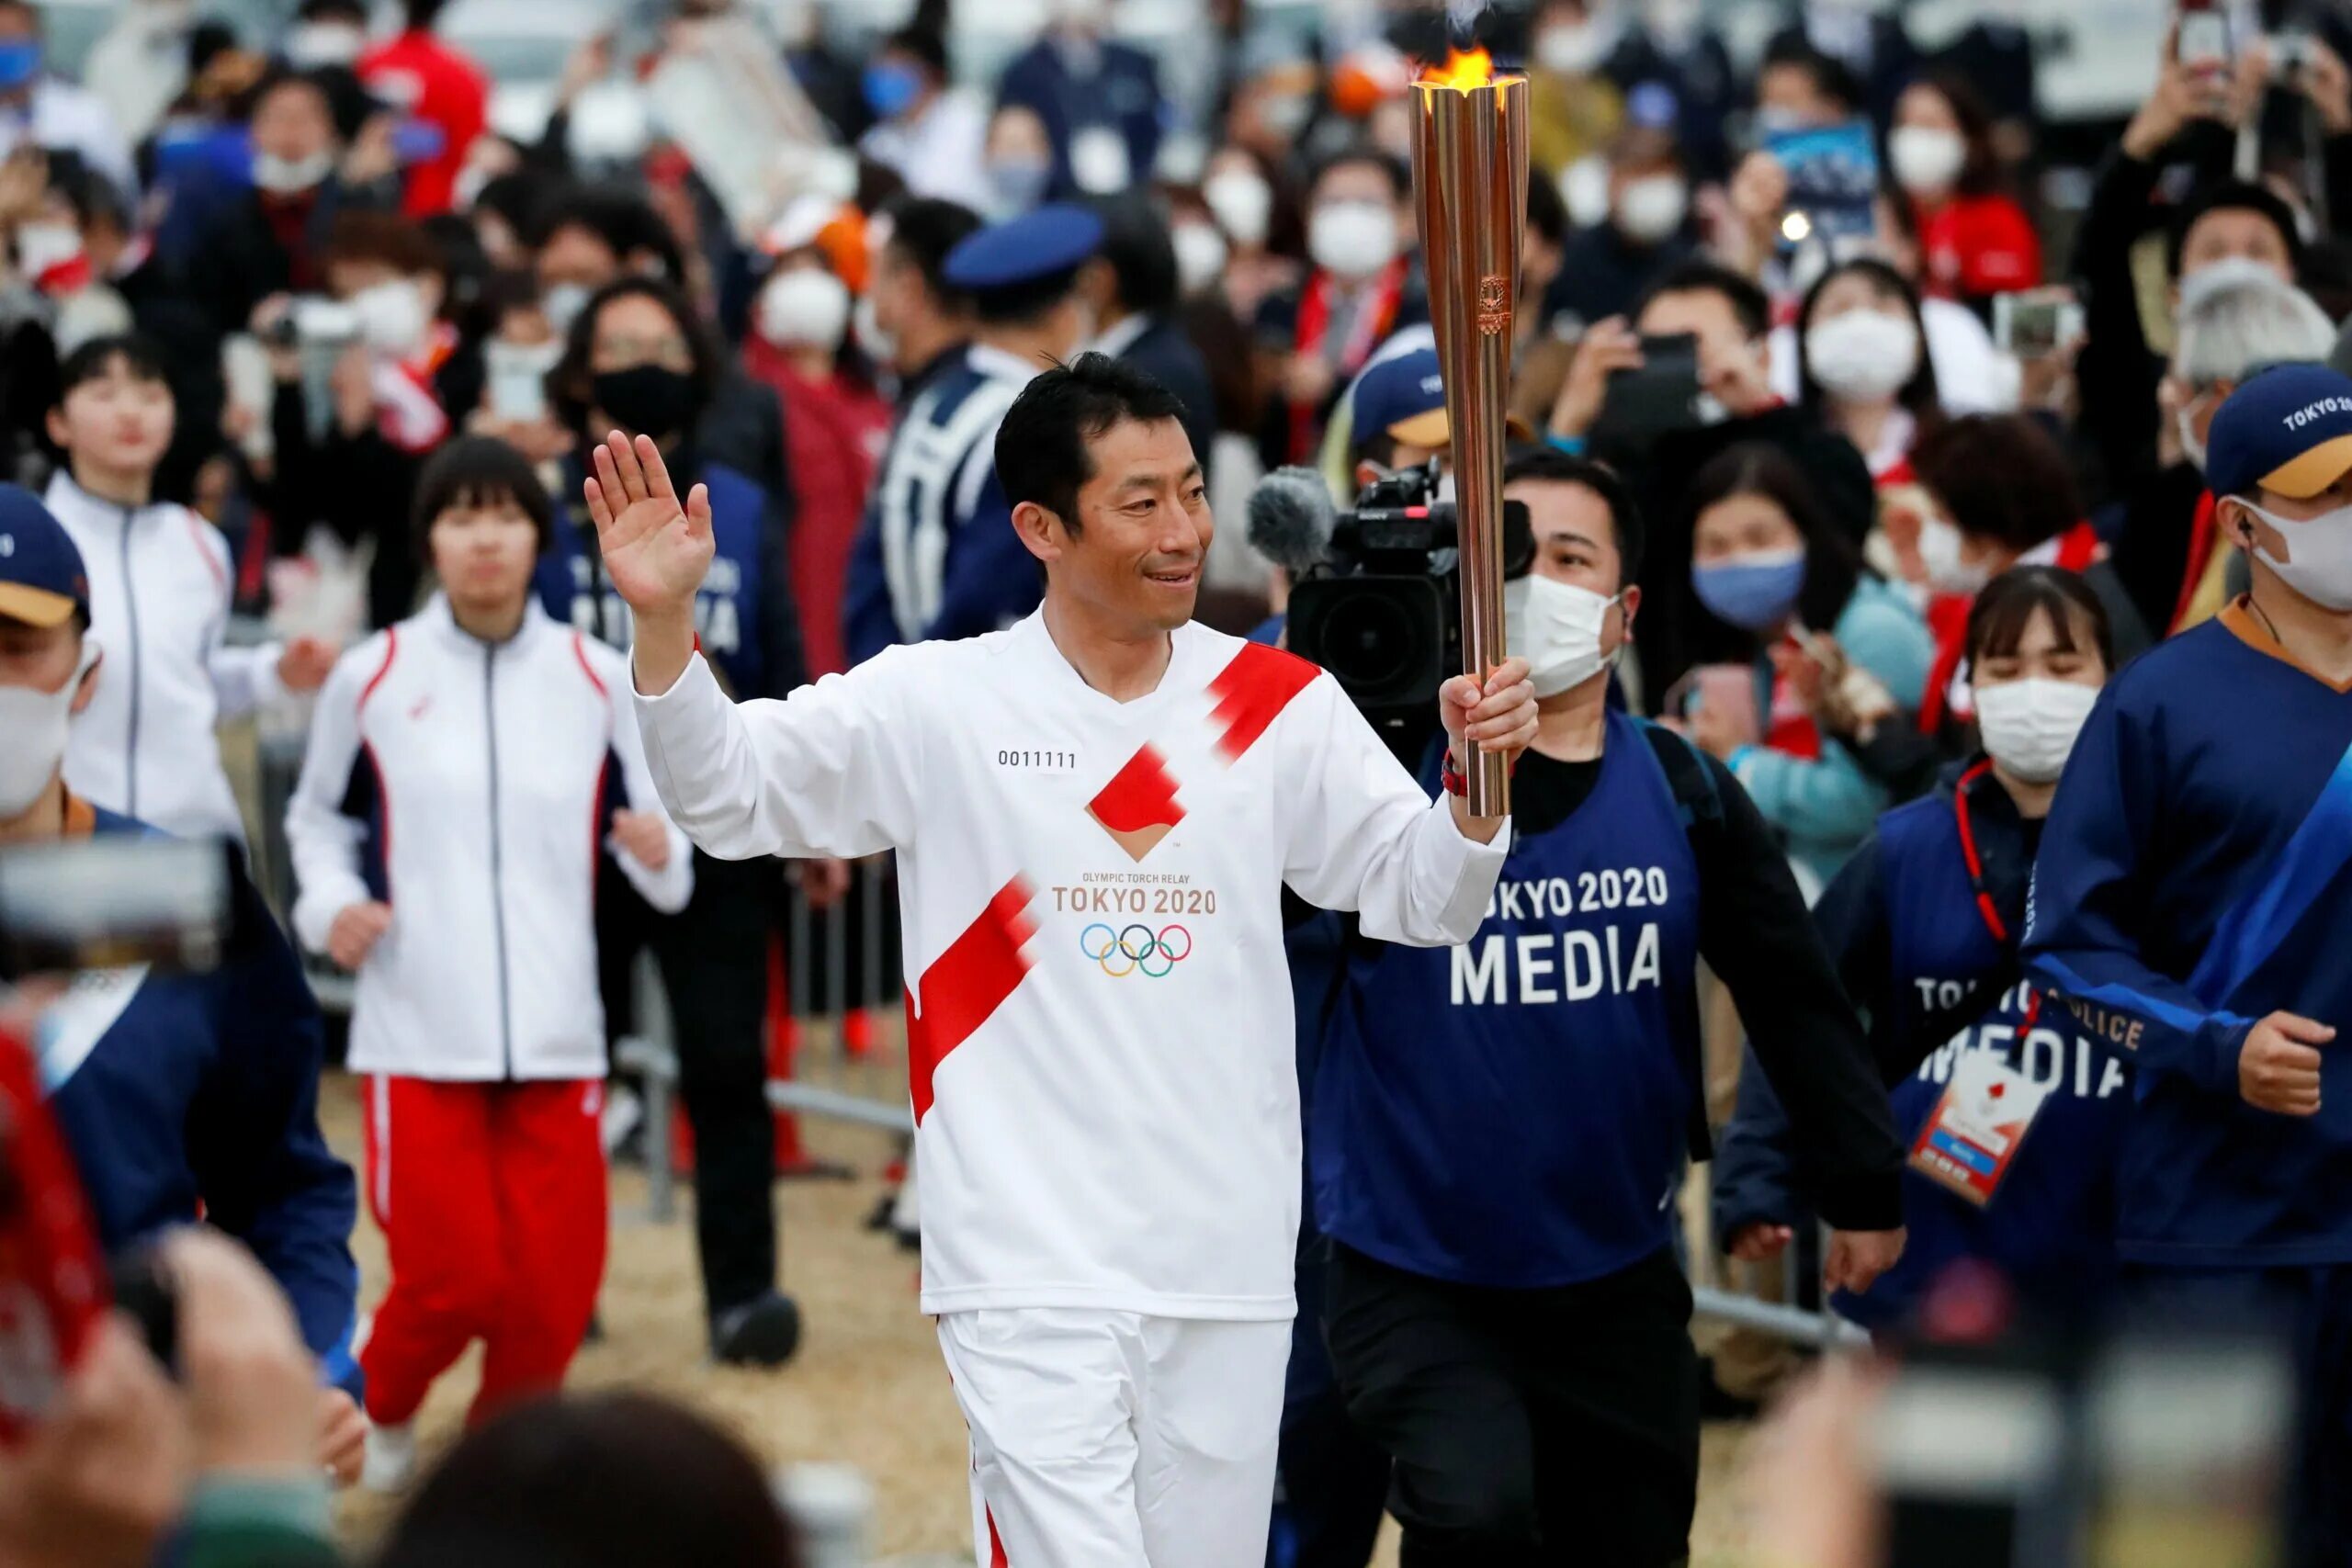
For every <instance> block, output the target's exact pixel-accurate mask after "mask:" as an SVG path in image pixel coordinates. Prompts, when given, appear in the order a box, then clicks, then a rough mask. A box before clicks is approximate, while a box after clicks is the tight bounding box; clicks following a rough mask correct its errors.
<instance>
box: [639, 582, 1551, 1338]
mask: <svg viewBox="0 0 2352 1568" xmlns="http://www.w3.org/2000/svg"><path fill="white" fill-rule="evenodd" d="M638 712H639V721H640V724H641V727H642V728H643V730H644V734H645V741H646V753H647V759H648V761H649V762H650V766H651V768H652V773H653V779H654V784H655V785H656V787H657V788H658V789H659V790H660V791H661V794H662V801H663V802H664V804H665V805H667V806H668V807H669V808H670V813H671V816H672V818H673V819H674V820H675V821H676V822H677V823H678V824H679V826H680V827H682V828H684V829H685V830H686V832H687V834H688V836H690V837H691V838H693V839H694V840H695V842H696V843H698V844H700V845H701V846H702V847H703V848H704V849H706V850H707V851H708V852H711V853H712V854H715V855H720V856H728V857H741V856H750V855H765V854H786V855H823V854H837V855H861V854H868V853H872V852H876V851H878V850H882V849H886V848H892V847H895V848H897V849H898V851H899V888H900V902H901V907H902V911H903V922H904V936H905V943H904V946H905V952H906V953H907V969H908V973H909V976H910V979H909V982H908V991H909V996H908V1012H909V1053H908V1054H909V1058H910V1074H911V1078H912V1082H911V1094H912V1100H913V1106H914V1111H915V1115H916V1118H917V1133H916V1153H917V1158H918V1164H919V1165H920V1168H921V1169H922V1181H923V1197H922V1244H923V1245H922V1310H923V1311H925V1312H927V1313H933V1314H944V1313H956V1312H964V1311H968V1310H973V1309H986V1308H995V1307H1008V1308H1019V1307H1082V1308H1096V1309H1104V1310H1110V1311H1117V1312H1132V1313H1140V1314H1151V1315H1156V1316H1163V1317H1174V1318H1211V1319H1215V1318H1223V1319H1281V1318H1286V1317H1288V1316H1289V1315H1290V1314H1291V1313H1292V1310H1293V1305H1292V1291H1291V1254H1292V1249H1293V1246H1294V1243H1295V1235H1296V1231H1297V1224H1298V1198H1299V1180H1298V1171H1299V1116H1298V1085H1297V1076H1296V1071H1295V1055H1294V1051H1293V1043H1292V1032H1293V1022H1292V1012H1291V1000H1290V976H1289V970H1288V967H1287V965H1286V964H1285V963H1284V960H1283V921H1282V911H1281V898H1280V890H1281V886H1282V885H1283V883H1284V882H1288V883H1289V885H1290V886H1292V887H1294V888H1295V889H1296V890H1297V891H1298V893H1299V894H1300V895H1301V896H1302V897H1306V898H1307V899H1308V900H1310V901H1312V902H1314V903H1316V904H1319V905H1322V906H1324V907H1326V908H1340V909H1356V910H1359V911H1361V913H1362V917H1363V929H1364V931H1366V932H1367V933H1368V934H1370V935H1372V936H1374V937H1379V938H1383V939H1385V940H1389V941H1395V942H1413V943H1419V944H1424V945H1438V944H1443V943H1450V942H1462V941H1465V940H1467V939H1468V938H1469V936H1470V935H1471V934H1472V933H1473V932H1474V931H1476V928H1477V924H1478V920H1479V918H1480V915H1481V914H1482V912H1483V910H1484V908H1485V906H1486V902H1487V895H1488V893H1489V892H1490V891H1491V890H1492V888H1493V886H1494V883H1495V876H1496V874H1497V872H1498V869H1499V868H1500V866H1501V864H1502V861H1503V853H1504V843H1503V838H1502V837H1501V836H1498V840H1497V842H1496V843H1495V844H1494V845H1491V846H1489V845H1480V844H1476V843H1473V842H1472V841H1470V840H1467V839H1464V837H1463V836H1462V834H1461V832H1460V831H1459V829H1457V828H1456V827H1455V825H1454V823H1453V819H1452V816H1451V813H1450V811H1449V810H1448V808H1447V806H1446V805H1445V803H1444V802H1442V801H1441V802H1439V803H1437V804H1436V805H1434V806H1433V805H1432V804H1431V803H1430V799H1429V797H1428V796H1427V795H1425V794H1424V793H1423V792H1422V791H1421V790H1420V789H1419V788H1418V787H1417V786H1416V785H1415V784H1414V783H1413V780H1412V778H1411V777H1410V775H1408V773H1406V771H1405V770H1404V769H1403V768H1402V767H1401V766H1399V765H1398V764H1397V761H1396V760H1395V759H1394V758H1392V757H1391V756H1390V755H1389V754H1388V752H1387V751H1386V750H1385V749H1384V748H1383V747H1382V745H1381V744H1380V742H1379V740H1378V739H1377V738H1376V737H1375V736H1374V733H1373V731H1372V729H1371V727H1370V726H1369V725H1367V724H1366V723H1365V722H1364V720H1363V717H1362V716H1360V715H1359V714H1357V713H1356V711H1355V710H1354V708H1353V707H1351V705H1349V703H1348V701H1347V699H1346V697H1345V696H1344V695H1343V694H1341V693H1340V689H1339V686H1338V684H1337V682H1334V681H1333V680H1332V679H1331V678H1330V677H1329V675H1326V674H1324V673H1322V672H1321V671H1317V669H1316V668H1315V667H1314V666H1313V665H1310V664H1308V663H1306V662H1305V661H1304V660H1299V659H1296V658H1295V657H1293V656H1291V655H1289V654H1286V653H1282V652H1279V651H1277V650H1275V649H1270V648H1262V647H1259V646H1256V645H1252V644H1248V643H1244V642H1241V641H1239V640H1238V639H1237V638H1234V637H1226V636H1224V635H1222V634H1220V633H1217V632H1214V631H1211V630H1209V629H1207V628H1206V627H1204V626H1185V627H1184V628H1183V629H1182V630H1180V631H1178V632H1177V633H1176V634H1175V637H1174V649H1173V654H1172V657H1171V659H1170V664H1169V667H1168V671H1167V673H1166V674H1165V675H1164V676H1163V677H1162V678H1161V680H1160V682H1159V688H1158V689H1157V690H1156V691H1155V692H1153V693H1152V694H1150V695H1148V696H1146V697H1143V698H1139V699H1137V700H1136V701H1134V702H1130V703H1125V704H1121V703H1118V702H1115V701H1114V700H1112V699H1111V698H1109V697H1107V696H1105V695H1103V694H1101V693H1099V692H1097V691H1095V690H1093V689H1092V688H1091V687H1090V686H1088V685H1087V684H1086V683H1085V682H1084V681H1083V680H1081V679H1080V676H1079V675H1078V673H1077V671H1075V670H1073V669H1072V668H1071V667H1070V665H1069V662H1068V660H1065V659H1064V658H1063V657H1062V655H1061V652H1060V650H1059V649H1057V648H1056V646H1055V645H1054V642H1053V639H1052V637H1051V636H1050V634H1049V633H1048V632H1047V631H1046V626H1045V623H1044V619H1043V613H1042V612H1040V613H1039V614H1037V615H1032V616H1030V617H1029V618H1028V619H1026V620H1024V621H1023V622H1021V623H1020V624H1019V625H1017V626H1012V627H1010V628H1008V629H1007V630H1005V631H1001V632H998V633H995V634H992V635H989V636H987V637H975V638H971V639H968V640H965V641H959V642H933V643H923V644H918V645H915V646H912V647H904V648H896V649H890V650H889V651H888V652H886V653H884V654H882V655H881V656H880V657H879V658H876V659H875V660H871V661H869V662H868V663H866V664H864V665H862V666H860V667H859V668H858V669H857V670H855V671H852V672H851V673H849V674H848V675H829V676H827V677H825V678H824V679H823V680H822V681H820V682H818V683H817V684H815V685H813V686H807V687H803V688H802V689H801V690H799V691H797V692H796V693H794V694H792V696H791V697H790V698H789V699H788V700H786V701H784V702H773V701H770V702H752V703H745V704H742V705H736V704H733V703H730V702H729V700H728V699H727V697H726V696H725V694H723V693H721V691H720V690H719V688H718V683H717V682H716V681H715V680H714V679H713V678H712V676H711V673H710V671H709V668H708V667H707V665H706V664H705V663H704V661H703V660H702V659H701V658H700V657H699V656H697V657H696V658H695V660H693V662H692V663H691V664H690V665H689V667H688V669H687V671H686V672H685V674H684V675H683V676H682V677H681V678H680V679H679V680H678V682H676V684H675V685H673V687H672V688H671V690H670V691H669V692H667V693H665V694H662V695H660V696H655V697H648V696H645V695H643V694H639V697H638ZM1508 830H1509V829H1508V826H1507V825H1506V828H1505V834H1506V835H1507V834H1508Z"/></svg>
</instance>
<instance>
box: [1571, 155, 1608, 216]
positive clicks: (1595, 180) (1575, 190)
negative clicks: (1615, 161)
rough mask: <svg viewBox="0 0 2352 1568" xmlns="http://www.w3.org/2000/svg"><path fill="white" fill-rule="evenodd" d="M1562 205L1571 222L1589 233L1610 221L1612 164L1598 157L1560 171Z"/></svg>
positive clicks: (1592, 156) (1593, 156) (1580, 160)
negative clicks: (1594, 227)
mask: <svg viewBox="0 0 2352 1568" xmlns="http://www.w3.org/2000/svg"><path fill="white" fill-rule="evenodd" d="M1559 186H1560V205H1561V206H1563V207H1565V208H1566V209H1568V221H1569V222H1570V223H1572V224H1574V225H1575V226H1576V227H1577V228H1579V229H1589V228H1591V227H1592V226H1593V225H1594V224H1596V223H1602V222H1606V221H1607V220H1608V219H1609V160H1608V159H1606V158H1603V157H1602V156H1600V154H1599V153H1597V152H1596V153H1593V154H1591V155H1589V156H1588V157H1583V158H1578V159H1577V161H1576V162H1575V163H1573V164H1567V165H1566V166H1565V167H1563V168H1562V169H1561V170H1560V178H1559Z"/></svg>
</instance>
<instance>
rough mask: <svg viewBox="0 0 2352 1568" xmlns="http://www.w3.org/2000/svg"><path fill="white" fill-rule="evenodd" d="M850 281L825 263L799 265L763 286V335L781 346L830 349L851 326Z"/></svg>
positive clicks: (761, 314)
mask: <svg viewBox="0 0 2352 1568" xmlns="http://www.w3.org/2000/svg"><path fill="white" fill-rule="evenodd" d="M849 311H850V299H849V285H847V284H846V283H843V282H842V280H841V279H840V278H838V277H835V276H833V275H832V274H831V273H830V272H827V271H825V270H824V268H822V267H813V266H804V267H796V268H794V269H793V270H792V271H790V272H786V273H779V274H777V275H776V276H775V277H773V278H770V279H769V280H768V284H767V287H766V288H763V289H761V290H760V318H759V319H760V335H761V336H762V337H763V338H765V339H767V340H768V341H769V342H770V343H772V344H775V345H776V346H777V347H778V348H821V349H824V350H826V351H827V352H828V353H830V352H831V351H832V350H834V349H837V348H839V347H841V345H842V333H845V332H847V331H848V330H849Z"/></svg>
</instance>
